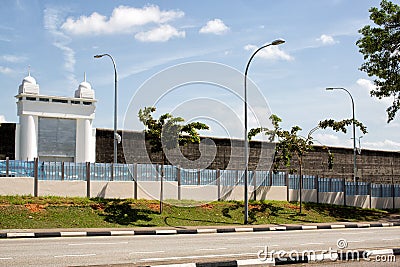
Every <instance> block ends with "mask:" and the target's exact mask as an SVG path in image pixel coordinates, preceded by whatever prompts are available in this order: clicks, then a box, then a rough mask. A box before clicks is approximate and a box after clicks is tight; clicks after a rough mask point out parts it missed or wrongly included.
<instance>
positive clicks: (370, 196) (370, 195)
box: [368, 182, 372, 209]
mask: <svg viewBox="0 0 400 267" xmlns="http://www.w3.org/2000/svg"><path fill="white" fill-rule="evenodd" d="M368 195H369V208H370V209H372V184H371V182H369V183H368Z"/></svg>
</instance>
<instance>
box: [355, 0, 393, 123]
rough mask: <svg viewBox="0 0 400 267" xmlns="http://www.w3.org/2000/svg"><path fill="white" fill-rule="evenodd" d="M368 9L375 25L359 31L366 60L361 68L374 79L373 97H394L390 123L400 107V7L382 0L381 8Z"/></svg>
mask: <svg viewBox="0 0 400 267" xmlns="http://www.w3.org/2000/svg"><path fill="white" fill-rule="evenodd" d="M369 12H370V19H371V20H372V21H373V22H374V23H375V24H376V26H371V25H367V26H364V27H363V28H362V29H361V30H359V32H360V33H361V34H362V37H361V38H360V39H359V40H358V41H357V42H356V44H357V45H358V47H359V48H360V50H359V51H360V52H361V53H362V54H363V55H364V61H365V62H364V63H363V64H362V65H361V67H360V70H362V71H364V72H366V73H367V74H368V76H370V77H374V78H375V80H374V84H375V85H376V89H374V90H371V92H370V94H371V96H374V97H377V98H379V99H381V98H383V97H393V103H392V105H391V106H390V107H388V108H387V109H386V111H387V114H388V120H387V122H388V123H389V122H390V121H392V120H393V119H394V117H395V115H396V113H397V111H398V110H399V109H400V71H399V70H400V61H399V60H400V6H398V5H396V4H394V3H392V2H390V1H388V0H382V2H381V3H380V9H378V8H377V7H372V8H371V9H370V10H369Z"/></svg>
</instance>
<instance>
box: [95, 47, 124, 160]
mask: <svg viewBox="0 0 400 267" xmlns="http://www.w3.org/2000/svg"><path fill="white" fill-rule="evenodd" d="M104 56H107V57H109V58H110V59H111V61H112V63H113V65H114V163H117V144H118V140H119V136H118V133H117V68H116V66H115V61H114V59H113V57H112V56H111V55H109V54H102V55H95V56H94V58H101V57H104Z"/></svg>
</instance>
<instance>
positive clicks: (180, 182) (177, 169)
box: [176, 166, 182, 200]
mask: <svg viewBox="0 0 400 267" xmlns="http://www.w3.org/2000/svg"><path fill="white" fill-rule="evenodd" d="M176 179H177V180H178V200H181V198H182V195H181V194H182V192H181V185H182V180H181V168H180V167H179V166H177V167H176Z"/></svg>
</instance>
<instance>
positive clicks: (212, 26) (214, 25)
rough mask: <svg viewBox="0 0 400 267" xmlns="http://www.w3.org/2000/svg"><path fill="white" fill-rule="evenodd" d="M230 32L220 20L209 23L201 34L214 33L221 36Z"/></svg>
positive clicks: (201, 30)
mask: <svg viewBox="0 0 400 267" xmlns="http://www.w3.org/2000/svg"><path fill="white" fill-rule="evenodd" d="M228 31H229V27H228V26H226V25H225V24H224V22H223V21H222V20H220V19H214V20H210V21H208V22H207V24H206V25H205V26H203V27H202V28H201V29H200V31H199V32H200V33H212V34H217V35H221V34H224V33H227V32H228Z"/></svg>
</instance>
